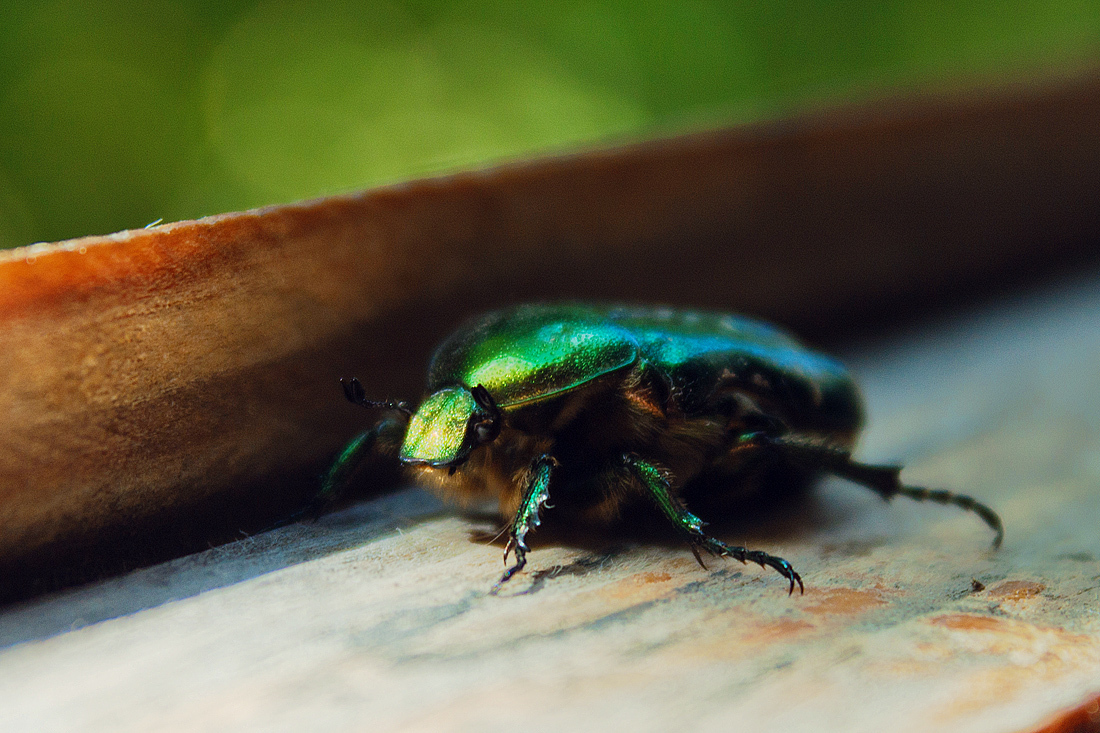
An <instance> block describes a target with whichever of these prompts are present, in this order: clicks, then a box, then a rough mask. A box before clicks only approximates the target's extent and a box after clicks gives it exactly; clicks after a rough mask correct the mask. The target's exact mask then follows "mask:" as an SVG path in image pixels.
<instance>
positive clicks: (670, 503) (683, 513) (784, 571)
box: [622, 453, 805, 595]
mask: <svg viewBox="0 0 1100 733" xmlns="http://www.w3.org/2000/svg"><path fill="white" fill-rule="evenodd" d="M622 460H623V465H624V466H625V467H626V468H627V470H629V471H630V472H631V473H632V474H633V475H634V476H635V477H636V478H637V479H638V480H639V481H641V483H642V485H643V486H644V487H645V489H646V492H647V493H648V494H649V496H650V498H651V499H653V502H654V503H655V504H656V505H657V508H658V509H660V510H661V513H662V514H664V515H665V516H666V517H667V518H668V519H669V521H671V522H672V524H673V525H674V526H675V527H676V529H678V530H679V531H680V533H681V534H683V535H684V536H685V537H686V538H687V540H688V542H689V543H691V551H692V553H694V555H695V559H696V560H697V561H698V562H699V564H700V565H702V566H703V567H704V568H705V567H706V566H705V565H703V559H702V558H701V557H700V556H699V549H700V548H701V549H703V550H706V551H707V552H709V553H711V554H712V555H725V556H727V557H732V558H734V559H735V560H740V561H741V562H742V563H745V562H749V561H752V562H754V563H756V564H758V565H759V566H760V567H771V568H773V569H775V570H776V571H777V572H778V573H779V574H780V575H782V576H783V577H784V578H786V579H787V581H788V582H789V583H790V588H789V589H788V591H787V594H788V595H790V594H791V593H794V586H795V583H798V590H799V592H800V593H802V592H805V588H804V586H803V585H802V578H801V576H799V574H798V573H797V572H795V569H794V568H793V567H791V564H790V563H789V562H787V561H786V560H784V559H783V558H781V557H776V556H775V555H769V554H768V553H766V552H761V551H760V550H747V549H745V548H744V547H734V546H731V545H727V544H726V543H724V542H722V541H721V540H717V539H715V538H714V537H711V536H710V535H708V534H707V533H705V532H704V531H703V527H704V526H706V522H704V521H703V520H702V519H700V518H699V517H697V516H695V515H694V514H692V513H691V512H689V511H688V510H687V507H685V506H684V505H683V503H682V502H681V501H680V500H679V499H678V498H676V496H675V495H674V494H673V493H672V487H671V486H670V485H669V482H668V479H667V478H666V477H665V475H664V474H663V473H662V472H661V470H660V469H658V468H657V467H656V466H654V465H653V464H652V463H648V462H647V461H644V460H642V459H641V458H639V457H638V456H636V455H634V454H633V453H625V454H623V457H622Z"/></svg>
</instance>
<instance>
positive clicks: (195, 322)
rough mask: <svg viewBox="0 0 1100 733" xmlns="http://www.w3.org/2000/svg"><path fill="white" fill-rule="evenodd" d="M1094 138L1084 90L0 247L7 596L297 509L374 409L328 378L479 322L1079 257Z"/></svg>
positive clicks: (716, 301)
mask: <svg viewBox="0 0 1100 733" xmlns="http://www.w3.org/2000/svg"><path fill="white" fill-rule="evenodd" d="M1096 119H1100V83H1098V82H1097V81H1096V79H1095V77H1092V76H1089V77H1086V78H1081V79H1076V80H1068V81H1059V82H1056V83H1050V84H1047V85H1044V86H1033V87H1020V88H1016V89H1008V90H1001V91H999V92H997V93H989V94H985V95H973V94H971V95H967V96H965V97H963V96H956V97H950V96H929V97H925V98H920V99H915V100H909V101H906V102H900V103H895V102H889V101H887V102H878V103H874V104H872V105H869V106H867V107H864V108H860V109H851V110H846V111H837V112H823V113H817V114H810V115H806V116H804V117H800V118H797V119H794V120H791V121H786V122H780V123H771V124H763V125H755V126H750V127H746V128H739V129H733V130H726V131H719V132H711V133H701V134H696V135H689V136H686V137H682V138H675V139H670V140H663V141H654V142H647V143H642V144H639V145H634V146H627V147H623V148H617V149H611V150H606V151H594V152H584V153H579V154H576V155H570V156H563V157H559V158H551V159H545V160H536V161H530V162H523V163H517V164H514V165H507V166H503V167H499V168H494V169H489V170H485V171H478V172H471V173H464V174H459V175H455V176H450V177H445V178H439V179H431V180H424V181H416V182H412V183H408V184H402V185H397V186H393V187H388V188H382V189H376V190H372V191H368V192H365V193H362V194H355V195H349V196H342V197H335V198H329V199H322V200H318V201H313V202H306V203H302V204H296V205H289V206H282V207H273V208H269V209H263V210H258V211H252V212H245V213H240V214H227V215H224V216H218V217H213V218H210V219H204V220H200V221H194V222H182V223H178V224H169V225H164V226H159V227H155V228H152V229H148V230H138V231H131V232H123V233H121V234H116V235H111V236H108V237H92V238H87V239H81V240H75V241H72V242H65V243H61V244H56V245H35V246H32V247H28V248H23V249H19V250H13V251H10V252H5V253H0V415H2V416H3V417H2V419H0V445H3V446H4V450H3V451H2V452H0V527H2V528H3V529H2V530H0V596H5V597H12V596H13V595H14V596H18V595H26V593H28V592H32V591H33V589H34V588H36V587H49V586H51V585H56V584H57V583H59V582H65V580H66V579H70V580H71V579H79V578H81V577H87V576H88V575H89V574H94V573H96V572H100V571H111V570H117V569H119V568H120V567H132V566H135V565H141V564H143V563H147V562H149V561H151V560H155V559H157V558H163V557H167V556H171V555H173V554H179V553H181V552H185V551H189V550H193V549H197V548H200V547H204V546H206V544H207V543H210V542H221V541H225V540H226V539H227V538H228V537H230V536H233V535H235V534H236V532H237V531H238V529H239V528H241V527H258V526H263V524H264V523H265V522H267V521H269V520H270V519H271V518H273V517H275V516H278V515H280V514H283V513H285V512H287V511H289V509H290V508H291V507H293V506H295V505H296V503H297V502H299V501H301V500H302V498H303V497H304V496H306V495H307V494H308V493H309V492H310V491H312V490H313V487H314V486H315V485H316V483H315V482H316V475H317V472H318V471H319V470H321V467H322V466H323V465H324V463H325V461H326V460H327V458H328V457H329V456H331V455H332V453H333V452H334V451H335V450H336V449H337V447H338V446H339V445H340V444H341V443H342V441H344V440H345V439H346V438H347V437H348V436H349V435H350V434H351V433H352V432H353V431H354V430H355V429H356V426H357V424H358V423H359V421H360V420H361V419H362V415H361V414H359V413H357V412H356V411H354V410H349V409H348V408H347V406H346V405H344V404H343V403H342V399H341V398H340V395H339V391H338V389H337V388H336V387H335V382H336V379H337V378H338V377H340V376H344V375H349V374H355V375H358V376H359V377H360V378H361V379H362V380H363V382H364V384H365V385H366V388H367V389H368V391H369V392H371V393H372V394H375V395H378V396H379V397H396V396H402V397H415V395H417V394H418V392H419V390H420V389H421V372H422V368H423V366H422V365H423V364H424V363H425V360H426V357H427V354H428V352H429V349H430V346H431V344H432V343H434V342H435V341H436V340H437V339H438V338H439V337H440V336H441V335H442V334H443V333H445V332H446V331H447V330H449V329H450V328H451V327H453V325H454V324H455V323H456V321H458V320H459V319H460V318H461V317H462V316H464V315H466V314H468V313H471V312H474V311H476V310H478V309H480V308H484V307H487V306H491V305H497V304H501V303H505V302H514V301H517V300H532V299H542V298H561V297H581V298H590V299H591V298H598V299H626V300H635V301H647V302H653V301H664V302H669V303H674V304H690V305H696V306H704V307H716V308H721V309H727V310H740V311H745V312H749V313H753V314H756V315H762V316H765V317H770V318H775V319H778V320H780V321H783V322H786V323H788V324H789V325H792V326H795V327H807V328H811V329H812V328H821V327H824V326H827V325H830V324H832V325H836V324H838V323H840V324H847V325H850V324H852V323H855V322H861V321H864V320H868V319H870V320H874V319H879V320H881V319H882V318H884V317H886V316H885V315H884V314H887V313H889V312H891V309H893V310H895V311H896V309H897V308H899V307H908V306H914V305H916V306H919V307H924V306H926V305H927V304H928V303H930V302H934V301H936V299H938V298H941V297H943V296H944V295H946V294H949V293H951V292H956V293H957V292H963V291H968V290H972V289H974V288H980V287H985V286H986V284H987V283H988V282H989V281H990V279H991V278H994V279H995V278H997V277H1001V276H1004V275H1005V274H1006V273H1009V272H1012V271H1014V270H1016V269H1020V268H1023V269H1033V268H1041V267H1050V266H1051V265H1052V263H1056V262H1059V261H1062V260H1064V259H1067V258H1072V257H1074V256H1079V255H1080V254H1081V253H1084V252H1089V251H1091V249H1090V248H1091V247H1092V244H1093V243H1094V242H1095V241H1096V239H1097V237H1100V178H1098V177H1097V176H1096V175H1095V172H1096V170H1098V169H1100V128H1098V127H1097V126H1096V124H1095V120H1096ZM1039 245H1041V251H1040V248H1039Z"/></svg>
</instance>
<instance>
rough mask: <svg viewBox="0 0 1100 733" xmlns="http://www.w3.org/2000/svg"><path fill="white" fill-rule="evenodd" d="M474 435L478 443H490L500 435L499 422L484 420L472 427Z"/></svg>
mask: <svg viewBox="0 0 1100 733" xmlns="http://www.w3.org/2000/svg"><path fill="white" fill-rule="evenodd" d="M474 435H476V436H477V442H478V443H491V442H493V441H494V440H496V438H497V436H498V435H500V422H499V421H498V420H484V421H482V422H479V423H478V424H477V425H474Z"/></svg>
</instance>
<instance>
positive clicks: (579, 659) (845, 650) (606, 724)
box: [0, 281, 1100, 733]
mask: <svg viewBox="0 0 1100 733" xmlns="http://www.w3.org/2000/svg"><path fill="white" fill-rule="evenodd" d="M1098 353H1100V281H1092V282H1088V283H1083V284H1078V285H1076V286H1067V287H1063V288H1061V289H1058V290H1054V291H1049V292H1046V293H1042V294H1038V295H1033V296H1032V297H1030V298H1028V299H1024V300H1018V301H1017V302H1014V303H1004V304H1001V305H999V306H997V307H993V308H989V309H987V310H984V311H980V312H974V313H971V314H969V315H967V316H965V317H962V318H959V319H957V320H954V321H951V322H946V323H941V324H939V325H938V326H935V327H927V328H924V329H922V330H920V331H919V332H914V333H910V334H908V335H906V336H904V337H899V338H897V339H895V340H893V341H891V342H889V343H877V344H874V345H871V346H869V347H867V348H866V349H864V350H862V351H859V352H856V353H852V354H849V361H850V363H851V364H852V365H853V366H854V367H855V369H856V370H857V372H859V373H860V375H861V377H862V379H863V382H864V384H865V385H866V387H867V392H868V397H869V402H870V407H871V413H872V415H871V427H870V431H869V433H868V434H867V438H866V440H865V441H864V443H863V448H862V450H861V455H862V456H864V457H866V458H868V459H871V460H892V459H900V460H902V461H903V462H905V463H907V465H908V468H907V471H906V474H905V475H906V477H907V478H908V479H909V480H911V481H913V482H925V483H927V484H930V485H942V486H949V487H952V488H956V489H960V490H965V491H967V492H970V493H973V494H974V495H976V496H978V497H980V498H982V499H983V500H985V501H988V502H989V503H990V504H991V505H993V506H994V507H996V508H997V509H998V510H999V511H1000V512H1001V513H1002V515H1003V517H1004V519H1005V523H1006V527H1007V538H1006V542H1005V545H1004V547H1003V548H1002V549H1001V550H1000V551H997V552H994V551H991V550H990V549H989V546H988V541H989V539H990V538H989V533H988V531H987V530H986V528H984V527H983V526H982V525H981V523H980V522H978V521H977V520H976V519H975V518H974V517H972V516H969V515H966V514H964V513H962V512H957V511H952V510H949V509H945V508H943V507H938V506H921V505H917V504H913V503H906V502H901V501H898V502H895V503H894V504H892V505H886V504H883V503H882V502H881V501H879V500H878V499H876V498H874V497H873V496H871V495H869V493H868V492H865V491H863V490H861V489H859V488H858V487H854V486H851V485H848V484H844V483H842V482H838V481H837V482H829V483H827V484H825V485H824V486H822V487H821V490H820V491H819V492H818V493H817V495H816V498H814V499H812V500H810V501H808V502H807V503H805V504H801V505H799V506H796V507H792V508H791V510H790V511H789V512H787V511H785V512H782V513H780V514H773V515H770V516H767V517H764V518H762V519H760V518H758V519H756V520H749V519H745V520H743V521H740V522H736V523H733V524H729V525H726V526H724V527H722V528H721V533H722V535H723V536H726V537H728V538H729V539H731V540H736V541H738V542H742V541H743V542H745V543H746V544H749V545H752V546H759V547H762V548H765V549H767V550H769V551H771V552H776V553H778V554H781V555H782V556H784V557H787V558H788V559H790V560H791V561H792V562H794V564H795V566H796V567H797V568H798V569H799V570H800V571H801V572H802V573H803V575H804V577H805V579H806V581H807V590H806V594H805V595H804V596H797V595H796V596H793V597H788V596H787V595H786V593H785V592H784V588H783V583H782V581H781V579H779V578H778V576H776V575H775V574H774V573H772V572H770V571H761V570H760V569H759V568H756V567H743V566H740V565H737V564H734V563H722V562H716V563H715V564H714V565H713V566H712V567H711V569H710V570H709V571H704V570H702V569H700V568H698V567H697V566H696V565H695V564H694V560H693V559H692V557H691V555H690V553H689V552H688V550H687V549H686V548H684V547H681V546H679V545H678V544H676V543H675V542H666V541H665V540H663V539H661V538H660V537H658V538H654V537H652V536H650V537H646V536H644V535H642V536H639V535H621V534H612V535H607V536H603V537H594V536H592V535H586V534H584V533H578V532H568V531H566V530H559V531H558V532H556V533H555V532H554V531H550V532H542V531H540V532H539V533H538V536H537V537H536V538H535V541H536V544H535V550H534V552H533V553H532V555H531V557H530V560H531V565H530V568H531V572H529V573H527V574H525V575H524V576H522V577H519V578H517V579H516V582H515V583H514V584H513V586H512V587H511V588H510V589H509V590H508V592H506V593H504V594H502V595H501V596H500V597H493V596H490V595H488V592H487V591H488V589H489V587H490V585H491V584H492V581H493V580H494V579H495V578H496V576H497V574H498V573H499V572H500V569H501V564H500V553H501V548H500V546H499V545H497V546H487V545H486V544H484V541H483V540H482V539H481V535H480V533H481V532H489V531H491V530H492V529H493V527H492V525H491V523H489V522H486V521H485V520H482V519H478V518H476V517H473V518H469V517H462V516H459V515H457V514H454V513H452V512H451V511H449V510H446V509H445V508H443V507H441V505H439V504H438V503H437V502H435V501H434V500H432V499H430V498H429V497H427V496H426V495H424V494H422V493H420V492H419V491H416V490H408V491H404V492H401V493H398V494H395V495H392V496H388V497H385V498H382V499H377V500H374V501H370V502H366V503H362V504H359V505H356V506H355V507H353V508H351V509H349V510H347V511H345V512H343V513H340V514H336V515H331V516H329V517H326V518H323V519H322V520H320V521H319V522H317V523H315V524H311V525H299V526H293V527H287V528H284V529H281V530H277V531H274V532H270V533H266V534H263V535H260V536H257V537H252V538H248V539H245V540H242V541H240V542H237V543H234V544H230V545H225V546H222V547H218V548H215V549H212V550H209V551H207V552H204V553H201V554H199V555H194V556H191V557H187V558H182V559H180V560H176V561H173V562H171V563H167V564H165V565H162V566H158V567H153V568H148V569H145V570H142V571H138V572H135V573H132V574H130V575H128V576H124V577H121V578H116V579H113V580H110V581H106V582H104V583H101V584H98V585H95V586H90V587H86V588H84V589H80V590H76V591H70V592H67V593H64V594H61V595H58V596H55V597H52V598H43V599H39V600H37V601H34V602H31V603H28V604H25V605H23V606H21V607H14V608H9V609H7V610H6V611H5V612H4V613H3V615H0V640H2V641H3V643H5V644H14V645H13V646H10V647H9V648H7V649H5V650H4V651H2V652H0V728H2V729H3V730H5V731H7V730H35V731H43V730H74V729H80V730H112V731H128V730H150V729H155V730H228V729H232V730H343V729H355V730H363V729H366V730H371V731H391V730H393V731H397V730H445V731H451V730H454V731H467V730H468V731H472V730H490V729H498V728H502V727H508V728H514V729H518V730H524V731H555V732H556V731H561V730H591V729H593V728H599V729H601V730H630V731H650V730H654V731H655V730H716V731H730V730H771V731H807V732H810V731H812V732H813V733H828V732H829V731H846V732H851V731H855V732H859V731H879V730H882V729H883V728H886V727H888V728H889V729H890V730H892V731H895V732H896V733H905V732H907V731H914V732H917V731H920V732H923V731H929V730H936V731H947V732H952V733H953V732H956V731H967V732H971V731H972V732H974V733H979V732H981V733H1002V732H1003V733H1017V732H1020V731H1031V730H1036V729H1037V728H1038V727H1040V726H1043V725H1056V724H1057V716H1058V715H1059V711H1061V710H1064V709H1067V708H1072V707H1074V706H1077V705H1080V704H1081V703H1082V702H1083V701H1085V700H1087V699H1089V698H1090V696H1092V697H1095V695H1096V694H1097V693H1098V692H1100V615H1098V613H1097V609H1098V608H1100V529H1098V528H1097V527H1098V523H1097V520H1098V518H1100V462H1098V458H1097V457H1098V456H1100V419H1098V417H1097V416H1098V415H1100V369H1097V366H1096V355H1097V354H1098ZM549 516H552V512H550V513H549ZM106 619H110V620H106ZM78 627H80V628H78ZM70 628H72V630H69V629H70ZM20 640H26V641H25V643H16V642H19V641H20ZM1082 710H1083V712H1082ZM1072 716H1077V717H1072ZM1082 716H1083V717H1082ZM1088 716H1089V713H1088V708H1087V707H1086V708H1080V709H1078V711H1077V712H1074V713H1072V714H1071V717H1069V718H1064V720H1068V721H1070V722H1072V721H1073V720H1083V721H1085V723H1087V722H1088V720H1089V717H1088ZM1052 721H1055V722H1054V723H1052ZM1053 729H1057V730H1062V731H1065V730H1067V729H1065V728H1061V729H1059V728H1053ZM1076 730H1090V729H1089V728H1077V729H1076Z"/></svg>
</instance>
